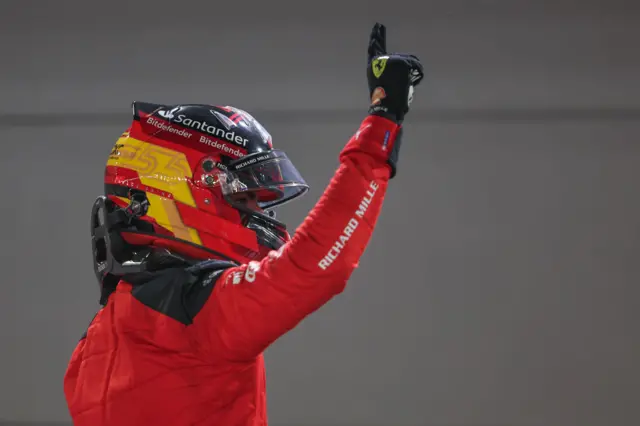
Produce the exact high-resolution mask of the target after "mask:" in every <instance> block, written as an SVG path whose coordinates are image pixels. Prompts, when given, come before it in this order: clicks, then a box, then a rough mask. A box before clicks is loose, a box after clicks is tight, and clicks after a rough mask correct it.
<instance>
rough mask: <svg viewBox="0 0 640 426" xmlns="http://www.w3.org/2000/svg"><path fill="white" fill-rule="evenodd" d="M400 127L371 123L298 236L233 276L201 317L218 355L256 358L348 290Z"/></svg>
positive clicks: (226, 276) (342, 161)
mask: <svg viewBox="0 0 640 426" xmlns="http://www.w3.org/2000/svg"><path fill="white" fill-rule="evenodd" d="M399 131H400V127H399V126H398V125H396V124H395V123H393V122H392V121H389V120H387V119H384V118H381V117H375V116H369V117H367V118H366V119H365V120H364V121H363V122H362V124H361V126H360V128H359V130H358V131H357V132H356V133H355V135H354V136H353V137H352V138H351V140H350V141H349V143H348V144H347V145H346V147H345V148H344V149H343V150H342V152H341V154H340V166H339V168H338V170H337V171H336V173H335V175H334V176H333V178H332V179H331V182H330V184H329V186H328V187H327V189H326V190H325V192H324V194H323V195H322V196H321V198H320V200H319V201H318V203H317V204H316V206H315V207H314V208H313V210H312V211H311V212H310V213H309V215H308V216H307V218H306V219H305V221H304V222H303V224H302V225H301V226H300V227H299V228H298V229H297V231H296V233H295V236H294V237H293V238H292V240H291V241H290V242H289V243H288V244H286V245H285V246H284V247H283V248H282V249H281V250H279V251H278V252H272V253H271V254H270V256H269V257H267V258H265V259H263V260H262V261H260V262H250V263H249V264H248V265H242V266H239V267H237V268H232V269H230V270H227V271H226V272H225V273H224V274H223V275H222V276H221V278H220V279H219V280H218V283H217V284H216V287H215V289H214V293H213V294H212V296H211V297H210V299H209V301H208V302H207V304H206V306H205V307H204V308H203V310H202V311H201V312H200V313H199V314H198V315H197V316H196V318H195V325H199V326H201V327H202V328H203V330H206V332H205V335H206V338H208V339H209V340H210V345H211V347H212V348H216V351H217V352H219V351H222V352H223V353H224V354H225V355H226V356H227V357H228V358H231V359H244V358H250V357H253V356H255V355H257V354H259V353H260V352H262V351H263V350H264V349H266V348H267V346H269V345H270V344H271V343H272V342H273V341H275V340H276V339H277V338H278V337H280V336H281V335H283V334H284V333H286V332H287V331H289V330H290V329H292V328H293V327H295V326H296V325H297V324H298V323H299V322H300V321H301V320H302V319H304V318H305V317H306V316H307V315H309V314H311V313H312V312H314V311H315V310H317V309H318V308H320V307H321V306H322V305H323V304H325V303H326V302H327V301H329V300H330V299H331V298H332V297H333V296H334V295H336V294H338V293H340V292H342V291H343V289H344V287H345V285H346V283H347V280H348V279H349V277H350V276H351V273H352V272H353V270H354V269H355V268H356V267H357V266H358V261H359V259H360V256H362V254H363V252H364V250H365V247H366V245H367V244H368V242H369V239H370V238H371V234H372V232H373V229H374V226H375V224H376V221H377V219H378V215H379V213H380V209H381V207H382V203H383V200H384V196H385V192H386V190H387V184H388V181H389V178H390V173H391V167H390V166H389V165H388V164H387V161H388V159H389V156H390V153H391V152H394V144H395V143H396V140H398V142H397V143H398V144H399V143H400V142H399V139H400V138H399Z"/></svg>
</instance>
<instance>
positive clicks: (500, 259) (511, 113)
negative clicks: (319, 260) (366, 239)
mask: <svg viewBox="0 0 640 426" xmlns="http://www.w3.org/2000/svg"><path fill="white" fill-rule="evenodd" d="M0 6H1V7H0V140H1V141H2V156H1V157H0V194H1V195H2V199H3V202H2V205H1V207H0V208H1V209H2V210H1V212H0V215H1V217H2V219H3V220H2V223H3V230H2V233H3V237H2V238H3V244H2V246H1V248H0V250H1V252H2V260H1V263H0V266H1V267H2V271H3V280H2V281H3V282H2V285H1V286H0V342H1V343H0V348H1V349H0V359H1V362H0V419H4V420H6V421H7V422H8V423H7V424H16V422H18V421H25V422H46V421H53V422H68V414H67V411H66V406H65V402H64V397H63V393H62V376H63V374H64V370H65V368H66V363H67V361H68V358H69V356H70V354H71V351H72V350H73V347H74V345H75V343H76V342H77V340H78V338H79V336H80V335H81V334H82V332H83V331H84V328H85V327H86V325H87V323H88V322H89V320H90V319H91V317H92V315H93V314H94V312H95V310H96V308H97V286H96V283H95V278H94V276H93V272H92V269H91V260H90V253H89V238H88V229H87V228H88V214H89V208H90V204H91V202H92V201H93V200H94V198H95V197H96V196H97V195H99V194H100V191H101V187H102V183H101V182H102V181H101V177H102V172H103V167H104V163H105V162H106V156H107V154H108V152H109V150H110V149H111V147H112V145H113V142H114V141H115V140H116V138H117V137H118V135H119V134H120V132H121V131H122V130H124V129H125V128H126V127H127V126H128V124H129V122H130V119H131V117H130V108H129V106H130V102H131V101H132V100H144V101H151V102H167V103H170V102H179V101H186V102H209V103H219V104H232V105H235V106H239V107H241V108H244V109H247V110H249V111H250V112H252V113H253V114H254V115H255V116H256V117H257V118H258V119H259V120H260V121H262V122H263V124H265V126H266V127H267V128H268V129H269V130H270V131H271V133H272V134H273V136H274V139H275V143H276V144H277V145H278V146H279V147H280V148H283V149H285V150H286V151H287V152H288V153H289V155H290V157H291V158H292V159H293V160H294V162H295V163H296V164H297V166H298V168H299V169H300V170H301V171H302V172H303V174H304V175H305V177H306V178H307V180H308V182H309V183H310V184H311V185H312V187H313V189H312V192H311V193H310V195H308V196H307V197H306V198H304V199H303V200H301V201H300V202H298V203H295V204H292V205H290V206H288V207H285V208H284V209H283V210H282V211H281V213H280V217H281V218H284V219H285V220H287V221H288V222H289V223H290V224H291V225H292V227H293V226H296V225H298V224H299V223H300V222H301V221H302V220H303V218H304V215H305V214H306V212H308V210H309V209H310V208H312V207H313V204H314V202H315V201H316V200H317V198H318V197H319V196H320V194H321V192H322V190H323V189H324V187H325V185H326V184H327V183H328V180H329V178H330V177H331V174H332V172H333V171H334V170H335V168H336V166H337V154H338V152H339V150H340V148H341V147H342V146H343V144H344V143H345V141H346V140H347V139H348V138H349V137H350V135H351V134H352V133H353V132H354V131H355V130H356V128H357V126H358V123H359V121H360V120H361V119H362V118H363V116H364V112H365V109H366V103H367V94H366V84H365V80H364V59H365V49H366V42H367V37H368V33H369V30H370V27H371V25H372V24H373V23H374V22H375V20H381V21H383V22H384V23H385V24H387V25H388V27H389V28H388V33H389V47H390V48H391V49H392V50H403V51H411V52H415V53H417V54H418V55H419V56H420V57H421V58H422V59H423V61H424V62H425V64H426V69H427V79H426V80H425V83H424V84H423V85H422V86H421V87H420V89H419V91H418V93H417V96H416V101H415V103H414V110H413V111H412V113H411V115H410V116H409V117H408V120H407V124H406V135H405V141H404V144H403V149H402V153H401V154H402V155H401V163H400V169H399V174H398V177H397V178H396V179H395V180H394V181H392V184H391V188H390V192H389V194H388V197H387V201H386V205H385V209H384V212H383V214H382V217H381V219H380V222H379V226H378V228H377V230H376V233H375V235H374V237H373V239H372V242H371V245H370V246H369V248H368V249H367V252H366V254H365V256H364V258H363V259H362V262H361V266H360V268H359V269H358V270H357V271H356V273H355V274H354V276H353V279H352V280H351V283H350V285H349V286H348V289H347V290H346V292H345V293H344V294H343V295H342V296H340V297H338V298H337V299H335V300H333V301H332V302H330V303H329V304H328V305H327V306H326V307H325V308H324V309H322V310H321V311H319V312H317V313H316V314H314V315H312V316H311V317H309V318H308V319H307V320H305V321H304V322H303V323H302V324H301V326H300V327H298V328H297V329H296V330H294V331H293V332H292V333H290V334H289V335H287V336H285V337H284V338H282V339H281V340H279V341H278V342H277V343H276V345H275V346H273V347H272V348H271V349H270V350H269V351H268V353H267V364H268V366H267V368H268V371H267V374H268V377H269V379H268V380H269V385H268V387H269V389H268V391H269V392H268V397H269V404H270V405H269V415H270V418H271V422H272V424H273V425H301V426H305V425H308V426H311V425H314V426H315V425H317V426H320V425H327V426H328V425H345V426H346V425H352V426H355V425H359V426H364V425H370V426H373V425H376V426H382V425H394V426H410V425H412V426H417V425H425V426H427V425H429V426H436V425H437V426H445V425H446V426H463V425H464V426H477V425H482V426H488V425H500V426H506V425H510V426H632V425H638V424H640V367H639V366H638V360H639V359H640V332H639V330H638V328H639V327H638V322H639V320H640V313H639V311H638V309H637V306H638V300H639V296H640V290H639V286H638V284H639V283H640V264H639V262H638V254H639V253H640V199H639V197H638V183H639V182H640V141H639V140H638V136H639V134H640V84H639V81H638V76H639V75H640V55H639V50H638V42H639V41H640V11H639V8H638V6H637V5H635V4H634V2H632V1H628V2H610V1H608V2H605V1H602V2H599V3H598V2H585V1H582V2H578V1H575V2H569V1H560V0H556V1H537V2H534V1H493V2H489V1H457V0H456V1H444V0H442V1H421V2H418V1H415V2H401V1H393V2H383V1H379V0H370V1H368V2H362V1H360V2H356V1H350V2H347V1H342V2H328V1H327V2H318V3H315V2H314V3H311V2H298V4H295V3H292V4H288V3H285V2H242V3H239V2H234V3H230V2H199V3H190V2H183V3H180V2H166V1H164V0H157V1H155V2H153V3H140V2H129V3H122V2H100V3H97V2H95V3H91V2H79V1H66V2H35V1H31V2H29V1H21V2H18V1H3V2H2V3H1V4H0ZM34 424H35V423H34ZM43 424H44V423H43Z"/></svg>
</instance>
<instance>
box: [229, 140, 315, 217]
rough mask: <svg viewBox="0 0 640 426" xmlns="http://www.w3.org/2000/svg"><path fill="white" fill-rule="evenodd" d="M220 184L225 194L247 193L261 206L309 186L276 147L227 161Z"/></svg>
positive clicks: (294, 195) (286, 198)
mask: <svg viewBox="0 0 640 426" xmlns="http://www.w3.org/2000/svg"><path fill="white" fill-rule="evenodd" d="M220 184H221V189H222V193H223V194H224V195H225V196H232V195H236V194H241V193H251V195H253V196H255V198H256V201H257V203H258V206H259V207H260V208H261V209H263V210H267V209H270V208H273V207H275V206H277V205H280V204H284V203H286V202H288V201H291V200H293V199H294V198H297V197H299V196H301V195H303V194H304V193H305V192H307V191H308V190H309V185H307V183H306V182H305V180H304V179H303V178H302V176H301V175H300V173H299V172H298V170H297V169H296V168H295V166H294V165H293V163H292V162H291V160H289V158H288V157H287V155H286V154H285V153H284V152H282V151H278V150H272V151H266V152H258V153H255V154H251V155H248V156H245V157H242V158H240V159H238V160H235V161H233V162H231V163H230V164H228V165H227V172H226V173H225V176H224V177H223V178H222V179H221V180H220Z"/></svg>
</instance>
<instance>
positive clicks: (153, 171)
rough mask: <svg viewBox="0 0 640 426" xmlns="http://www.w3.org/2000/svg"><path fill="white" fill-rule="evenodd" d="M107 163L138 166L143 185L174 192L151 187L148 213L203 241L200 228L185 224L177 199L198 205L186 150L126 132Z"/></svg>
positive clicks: (180, 234)
mask: <svg viewBox="0 0 640 426" xmlns="http://www.w3.org/2000/svg"><path fill="white" fill-rule="evenodd" d="M107 165H108V166H116V167H123V168H126V169H131V170H135V171H136V172H138V175H139V177H140V184H141V185H147V186H150V187H153V188H155V189H157V190H159V191H162V192H166V193H168V194H171V196H172V197H173V199H171V198H167V197H163V196H161V195H158V194H154V193H151V192H149V191H148V192H147V198H148V199H149V211H148V213H147V215H148V216H150V217H152V218H154V219H155V220H156V221H157V222H158V224H159V225H161V226H164V227H165V228H167V229H168V230H169V231H171V232H173V233H174V235H175V236H176V237H177V238H180V239H183V240H186V241H190V242H193V243H195V244H201V241H200V237H199V236H198V232H197V231H196V230H195V229H193V228H189V227H187V226H185V224H184V222H183V221H182V218H181V217H180V212H179V211H178V208H177V206H176V205H175V202H174V201H173V200H175V201H178V202H181V203H184V204H186V205H188V206H191V207H196V203H195V200H194V199H193V195H192V194H191V188H190V187H189V184H188V179H191V178H192V176H193V173H192V171H191V168H190V167H189V162H188V160H187V157H186V156H185V155H184V153H182V152H179V151H175V150H172V149H168V148H164V147H160V146H157V145H153V144H151V143H148V142H144V141H141V140H138V139H135V138H132V137H130V136H129V135H128V134H126V133H125V134H123V135H122V136H121V137H120V139H118V141H117V142H116V145H115V146H114V150H113V152H112V154H111V155H110V156H109V160H108V161H107ZM125 201H128V200H125Z"/></svg>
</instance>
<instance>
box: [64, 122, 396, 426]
mask: <svg viewBox="0 0 640 426" xmlns="http://www.w3.org/2000/svg"><path fill="white" fill-rule="evenodd" d="M400 132H401V128H400V126H398V125H397V124H395V123H394V122H392V121H390V120H387V119H385V118H381V117H376V116H368V117H367V118H365V119H364V121H363V122H362V124H361V126H360V128H359V130H358V131H357V132H356V134H355V135H354V136H353V137H352V138H351V139H350V141H349V142H348V144H347V145H346V146H345V148H344V149H343V150H342V152H341V153H340V165H339V168H338V170H337V171H336V173H335V175H334V177H333V178H332V180H331V182H330V184H329V186H328V187H327V188H326V190H325V192H324V194H323V195H322V196H321V198H320V199H319V201H318V203H317V204H316V206H315V207H314V208H313V210H312V211H311V212H310V213H309V215H308V217H307V218H306V219H305V221H304V222H303V224H302V225H301V226H300V227H299V228H298V229H297V231H296V233H295V235H294V237H293V238H292V240H291V241H290V242H289V243H287V244H286V245H285V246H283V247H282V249H281V250H279V251H278V252H272V253H271V254H270V255H269V256H268V257H266V258H264V259H263V260H261V261H260V262H250V263H249V264H246V265H241V266H236V267H231V268H228V269H225V270H224V271H223V272H219V273H217V275H216V279H215V280H213V282H210V281H212V279H211V277H209V279H208V280H207V279H205V280H204V281H203V282H198V284H197V287H198V289H204V288H209V290H207V291H206V292H204V295H201V296H197V299H198V302H197V303H196V305H197V308H196V309H195V311H193V312H192V315H191V317H190V318H189V319H188V320H185V321H180V320H176V319H175V318H173V317H172V316H170V315H166V314H165V313H166V312H168V311H167V309H169V308H167V306H169V305H171V304H173V305H176V304H177V305H179V306H182V305H181V303H183V302H184V300H185V297H186V296H185V294H183V293H184V292H185V291H186V290H184V289H186V288H188V287H187V286H186V285H185V284H184V283H183V282H180V280H181V279H182V278H180V277H181V275H180V274H179V273H178V272H176V271H175V270H173V272H171V274H173V278H172V279H171V278H170V279H167V280H165V281H163V282H165V283H167V282H172V284H170V285H165V284H163V285H160V284H158V285H157V286H156V285H155V284H154V282H148V283H147V284H145V285H144V286H142V287H146V291H148V292H153V293H154V297H156V300H160V302H159V303H156V305H155V306H152V304H150V303H148V302H147V301H145V300H142V299H141V298H136V297H134V292H135V290H134V288H136V287H135V286H134V285H133V284H131V283H129V282H125V281H121V282H120V283H119V284H118V287H117V289H116V290H115V292H114V293H112V294H111V296H110V297H109V300H108V302H107V304H106V305H105V306H104V307H103V308H102V309H101V310H100V311H99V312H98V314H97V315H96V317H95V318H94V320H93V321H92V322H91V324H90V326H89V328H88V330H87V333H86V335H85V336H84V337H83V338H82V340H81V341H80V342H79V343H78V345H77V347H76V349H75V351H74V353H73V355H72V358H71V360H70V363H69V366H68V370H67V372H66V375H65V379H64V391H65V395H66V399H67V403H68V406H69V410H70V414H71V416H72V418H73V421H74V424H75V425H76V426H134V425H135V426H165V425H166V426H182V425H184V426H187V425H203V426H204V425H207V426H209V425H210V426H249V425H251V426H266V425H267V414H266V394H265V393H266V386H265V369H264V360H263V355H262V353H263V351H264V350H265V349H266V348H267V347H268V346H269V345H270V344H271V343H273V342H274V341H275V340H276V339H278V337H280V336H282V335H283V334H284V333H286V332H287V331H289V330H291V329H292V328H293V327H295V326H296V325H297V324H298V323H299V322H300V321H301V320H303V319H304V318H305V317H306V316H308V315H309V314H311V313H312V312H314V311H316V310H317V309H318V308H320V307H321V306H322V305H323V304H325V303H326V302H327V301H329V300H330V299H331V298H332V297H333V296H335V295H337V294H338V293H340V292H342V291H343V289H344V288H345V285H346V283H347V280H348V279H349V277H350V276H351V274H352V272H353V270H354V269H355V268H356V267H357V265H358V261H359V259H360V257H361V255H362V254H363V252H364V250H365V247H366V245H367V244H368V242H369V239H370V237H371V234H372V232H373V229H374V226H375V224H376V221H377V219H378V215H379V213H380V209H381V207H382V204H383V199H384V196H385V192H386V190H387V184H388V181H389V179H390V177H391V173H392V166H390V165H389V162H390V156H392V157H393V156H395V155H396V153H397V148H398V147H399V144H400V142H399V141H400ZM396 142H397V143H396ZM394 161H395V160H394ZM171 274H170V273H168V272H167V273H165V275H171ZM176 274H177V275H176ZM163 279H164V278H163ZM156 281H157V280H156ZM183 281H184V280H183ZM158 282H159V281H158ZM155 287H158V288H155ZM198 291H200V292H201V293H202V292H203V291H204V290H198ZM199 294H200V293H199ZM163 312H165V313H163Z"/></svg>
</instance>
